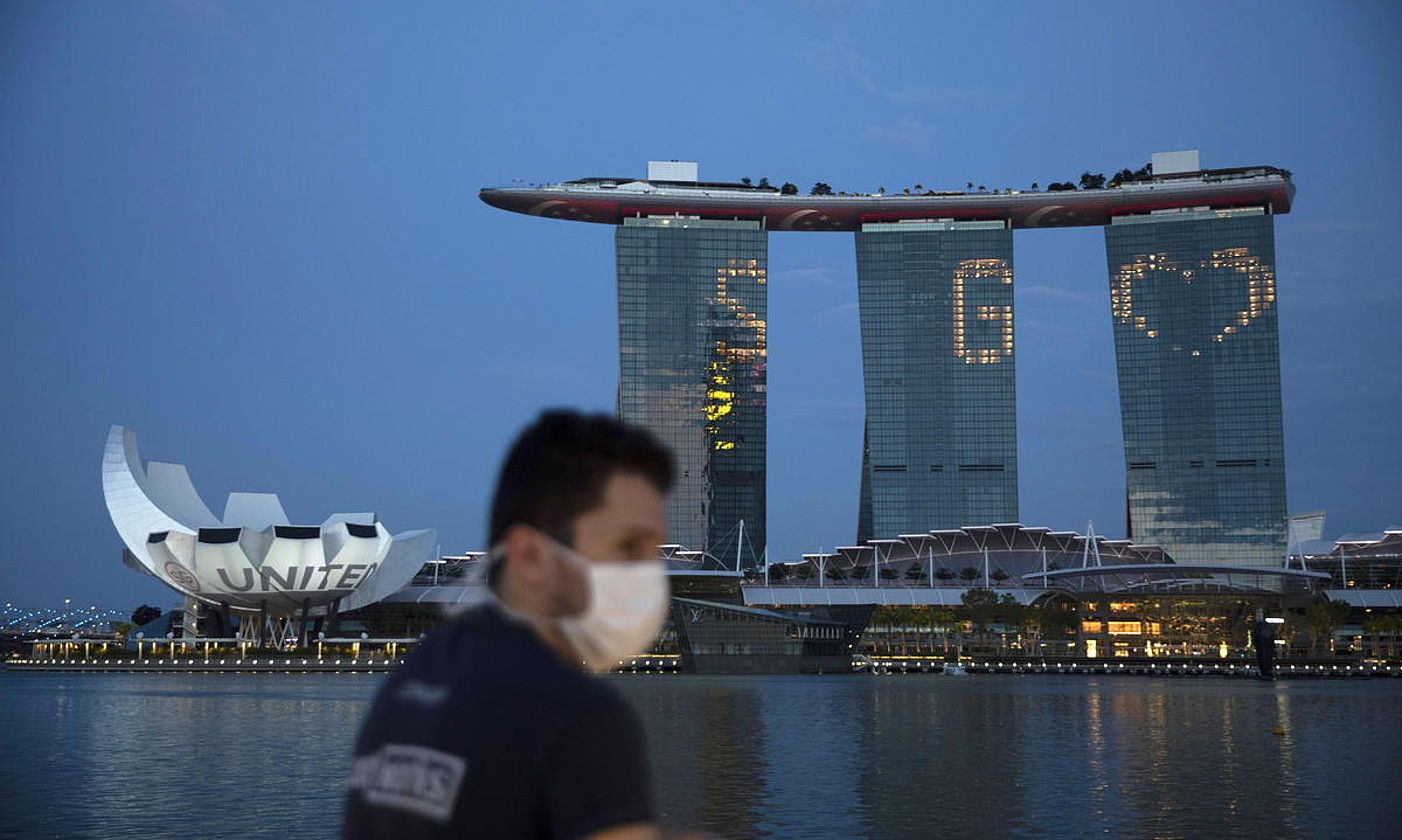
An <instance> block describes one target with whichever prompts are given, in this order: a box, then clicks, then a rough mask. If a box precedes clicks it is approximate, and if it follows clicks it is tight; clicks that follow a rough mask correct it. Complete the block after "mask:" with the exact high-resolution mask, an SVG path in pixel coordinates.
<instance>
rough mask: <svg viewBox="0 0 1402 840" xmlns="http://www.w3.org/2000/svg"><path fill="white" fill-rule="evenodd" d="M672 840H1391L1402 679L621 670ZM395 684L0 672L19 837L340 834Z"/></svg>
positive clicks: (7, 798)
mask: <svg viewBox="0 0 1402 840" xmlns="http://www.w3.org/2000/svg"><path fill="white" fill-rule="evenodd" d="M608 679H610V680H611V681H612V682H613V684H614V685H615V686H617V688H618V689H619V690H620V691H621V692H622V693H623V694H624V695H625V696H626V697H628V699H629V700H630V701H631V702H632V703H633V704H634V706H635V707H636V708H637V710H638V712H639V714H640V716H641V718H642V720H643V722H644V725H645V727H646V729H647V731H648V737H649V747H650V750H651V758H652V764H653V771H654V775H655V778H656V795H657V799H658V804H659V807H660V809H661V811H662V813H663V816H664V819H665V821H666V822H667V824H668V825H669V826H670V827H674V828H694V829H703V830H706V831H710V832H713V833H715V834H717V835H719V836H722V837H802V838H806V837H892V838H905V837H1087V836H1107V837H1224V836H1239V837H1270V838H1291V837H1301V838H1303V837H1386V836H1396V835H1395V832H1396V831H1398V830H1399V825H1402V822H1399V818H1402V796H1399V795H1398V791H1399V790H1402V680H1387V679H1375V680H1364V679H1357V680H1330V681H1323V680H1321V681H1303V680H1299V681H1282V682H1276V683H1263V682H1257V681H1248V680H1226V679H1212V678H1183V677H1175V678H1149V677H1071V676H985V675H975V676H967V677H952V676H942V675H902V676H885V677H875V676H858V675H852V676H846V675H843V676H825V677H799V676H794V677H784V676H775V677H708V676H690V675H666V674H654V675H644V674H638V675H619V676H614V677H609V678H608ZM382 680H383V676H382V675H364V674H339V675H336V674H306V675H296V674H290V675H280V674H266V675H258V674H189V675H180V674H57V673H54V674H48V673H19V672H6V673H0V836H5V837H60V838H70V837H72V838H89V837H94V838H95V837H103V838H106V837H130V838H143V840H144V839H146V838H204V837H230V838H288V837H298V838H301V837H307V838H311V837H334V836H336V834H337V831H338V830H339V824H340V813H341V801H342V796H343V787H342V786H343V783H344V780H345V778H346V774H347V772H348V769H349V765H350V760H349V757H350V748H351V744H352V741H353V739H354V737H355V733H356V731H357V729H358V727H359V724H360V720H361V718H362V716H363V715H364V714H365V712H366V710H367V708H368V705H369V702H370V700H371V698H372V697H373V695H374V692H375V690H376V688H377V687H378V686H379V684H380V683H381V681H382Z"/></svg>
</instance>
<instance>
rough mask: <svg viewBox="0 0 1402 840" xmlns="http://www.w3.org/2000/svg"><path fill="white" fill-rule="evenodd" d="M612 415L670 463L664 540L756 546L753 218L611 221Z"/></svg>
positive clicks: (761, 481)
mask: <svg viewBox="0 0 1402 840" xmlns="http://www.w3.org/2000/svg"><path fill="white" fill-rule="evenodd" d="M614 243H615V247H616V249H617V257H618V344H619V362H620V363H619V389H618V413H619V416H620V417H621V418H622V419H623V420H626V421H628V422H630V423H636V424H638V425H641V426H643V427H645V428H647V429H650V430H651V431H652V432H653V433H654V434H656V435H657V436H658V437H660V438H661V439H662V441H663V442H664V443H666V444H667V445H668V446H669V447H671V449H672V453H673V455H674V456H675V457H676V463H677V485H676V488H675V489H674V490H673V492H672V493H671V495H670V496H669V497H668V500H667V529H668V538H669V539H670V540H672V541H673V542H677V543H681V544H682V545H685V546H687V547H688V548H691V549H696V550H702V551H708V552H711V553H713V554H717V555H719V554H724V555H725V556H726V559H727V560H729V559H730V558H731V557H733V556H734V553H735V551H736V545H737V542H738V541H739V533H740V528H739V525H740V522H741V521H742V520H743V521H744V541H743V546H744V547H743V550H742V552H741V555H742V563H743V565H747V566H749V565H755V563H756V560H757V558H759V557H761V556H762V555H763V551H764V545H765V541H766V534H765V442H766V441H765V409H766V393H765V381H766V377H765V359H766V356H767V353H768V350H767V341H766V337H765V336H766V331H767V322H766V319H767V317H768V315H767V310H768V299H769V295H768V287H767V286H766V285H765V284H766V282H767V277H766V272H767V263H768V254H769V251H768V240H767V235H766V233H765V231H764V230H763V229H762V228H761V227H760V224H759V223H758V222H729V221H712V220H700V219H686V218H630V219H625V220H624V223H623V224H622V225H620V226H618V227H617V228H616V233H615V235H614Z"/></svg>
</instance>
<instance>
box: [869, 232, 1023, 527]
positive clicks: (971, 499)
mask: <svg viewBox="0 0 1402 840" xmlns="http://www.w3.org/2000/svg"><path fill="white" fill-rule="evenodd" d="M856 240H857V297H858V305H859V307H860V312H861V330H862V373H863V378H864V382H865V386H866V429H865V442H864V447H863V458H862V491H861V500H860V509H859V511H858V517H857V520H858V535H857V536H858V541H859V542H861V541H865V540H868V539H873V538H877V539H889V538H894V537H897V536H899V535H901V534H912V533H924V532H925V531H928V530H930V529H943V528H959V527H962V526H965V525H986V524H990V523H995V522H1016V521H1017V515H1018V512H1017V417H1016V393H1015V386H1014V367H1013V240H1012V231H1011V230H1010V229H1008V227H1007V226H1006V225H1005V224H1004V223H1003V222H998V221H992V222H902V223H899V224H868V225H864V226H863V227H862V232H860V233H858V234H856Z"/></svg>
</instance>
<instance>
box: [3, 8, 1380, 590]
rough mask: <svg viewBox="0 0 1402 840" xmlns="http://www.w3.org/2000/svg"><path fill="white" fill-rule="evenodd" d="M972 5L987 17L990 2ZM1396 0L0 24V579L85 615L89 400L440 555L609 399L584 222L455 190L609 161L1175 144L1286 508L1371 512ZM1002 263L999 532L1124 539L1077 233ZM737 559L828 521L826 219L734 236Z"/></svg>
mask: <svg viewBox="0 0 1402 840" xmlns="http://www.w3.org/2000/svg"><path fill="white" fill-rule="evenodd" d="M995 5H996V8H994V6H995ZM1400 42H1402V5H1399V4H1396V3H1392V2H1379V3H1349V2H1338V3H1316V4H1302V3H1293V2H1267V3H1230V4H1223V3H1219V2H1207V3H1197V2H1184V3H1168V4H1165V3H1152V4H1150V3H1119V2H1116V3H1103V4H1101V3H1056V4H1044V3H1036V4H1033V3H1025V4H1024V3H1000V4H977V5H976V4H927V3H838V2H831V3H820V2H814V3H797V4H782V3H736V4H725V3H703V4H696V3H689V4H663V3H607V4H601V3H561V4H558V5H555V4H551V5H535V4H530V3H472V4H469V3H444V4H436V3H414V4H393V5H387V4H383V3H366V4H361V3H338V4H330V3H272V2H240V3H222V2H217V0H182V1H181V2H177V1H176V0H169V2H147V3H98V2H91V3H34V2H9V3H4V4H2V5H0V315H3V328H0V351H3V356H4V359H5V364H4V366H3V373H0V376H3V382H2V383H0V393H3V394H4V396H5V409H4V413H3V418H4V419H3V423H4V434H3V435H0V469H3V474H4V480H3V481H2V482H0V508H2V509H3V510H4V513H5V520H6V521H5V527H4V529H3V531H0V599H3V600H4V601H13V602H19V603H25V604H29V605H35V606H41V605H49V604H53V603H55V602H59V601H61V600H62V599H63V598H73V599H75V601H76V602H79V603H85V604H86V603H94V604H99V605H104V606H113V607H121V608H124V609H129V608H130V607H132V606H134V605H135V604H137V603H140V602H141V601H151V602H155V603H158V604H169V603H172V602H173V601H174V600H175V597H174V595H173V594H172V593H171V592H170V591H169V590H167V589H165V588H164V587H163V586H162V585H160V584H159V583H157V582H156V581H155V580H154V579H153V578H143V577H141V576H138V575H136V574H134V573H132V572H130V571H128V570H126V569H125V568H124V567H123V566H122V565H121V563H120V561H119V557H120V550H121V543H120V542H119V540H118V538H117V535H116V533H115V531H114V530H113V528H112V526H111V524H110V522H109V520H108V516H107V511H106V509H105V507H104V505H103V500H102V492H101V484H100V481H99V473H100V463H101V454H102V445H103V441H104V439H105V436H106V434H107V429H108V427H109V425H110V424H113V423H121V424H125V425H128V426H130V427H132V428H134V429H136V430H137V432H138V433H139V434H140V440H141V444H142V454H143V455H144V456H145V457H146V458H151V459H156V460H169V461H178V462H182V463H185V464H187V465H188V467H189V468H190V472H191V474H192V476H193V477H194V481H195V485H196V486H197V487H198V488H199V489H200V491H201V492H202V493H203V494H204V496H205V499H206V501H207V502H208V503H209V505H210V506H211V507H212V508H214V509H215V510H216V511H219V510H222V509H223V500H224V496H225V494H226V493H227V492H229V491H231V490H252V491H276V492H278V493H280V494H281V496H282V499H283V502H284V505H285V506H286V508H287V511H288V513H289V514H290V516H291V517H292V519H293V520H294V521H296V522H302V523H318V522H320V521H321V520H322V519H323V518H324V517H325V516H326V515H327V514H329V513H331V512H334V511H341V510H374V511H377V512H378V513H379V515H380V516H381V518H382V519H383V520H384V522H385V523H386V525H387V526H388V527H389V528H390V529H391V530H393V531H400V530H408V529H412V528H421V527H430V528H437V529H438V530H439V532H440V533H441V535H442V545H443V549H444V551H448V552H455V551H460V550H464V549H475V548H482V547H483V545H482V541H483V539H484V530H485V529H484V524H483V522H484V519H485V515H486V514H485V508H486V504H487V500H488V494H489V493H490V489H491V484H492V482H493V480H494V477H495V473H496V470H497V466H498V463H499V459H500V457H501V455H502V452H503V449H504V447H505V446H506V444H507V442H508V441H509V440H510V438H511V437H512V435H513V434H514V433H515V431H516V430H517V429H518V428H519V427H520V426H521V425H522V424H523V423H525V422H526V421H528V420H529V419H530V418H531V417H532V416H533V415H535V414H536V412H538V411H539V410H540V409H541V408H543V407H546V406H555V405H569V406H580V407H584V408H588V409H593V410H598V411H611V410H612V408H613V404H614V393H615V388H616V381H617V356H616V347H617V332H616V314H615V296H614V276H613V248H612V231H611V230H610V229H609V228H607V227H604V226H599V225H589V224H572V223H566V222H558V221H548V220H542V219H533V218H529V217H526V216H520V215H515V214H508V213H504V212H501V211H498V210H494V209H492V208H489V207H487V206H486V205H485V204H483V203H482V202H480V201H479V200H478V199H477V195H476V193H477V190H478V189H479V188H481V187H483V186H503V185H509V184H510V182H511V181H512V180H513V179H523V180H525V181H559V180H564V179H569V178H577V177H583V176H588V175H615V174H638V175H641V174H643V173H644V171H645V162H646V161H647V160H648V159H649V158H679V159H690V160H697V161H700V164H701V174H702V177H704V178H710V179H718V180H719V179H738V178H740V177H742V176H749V177H752V178H755V179H758V178H760V177H761V176H765V177H768V178H769V179H770V180H771V181H773V182H775V183H781V182H783V181H793V182H795V183H797V184H800V185H802V186H803V187H804V189H806V188H807V187H808V186H809V185H811V184H812V183H813V182H814V181H818V180H821V181H826V182H828V183H830V184H832V185H833V186H834V187H836V188H838V189H845V190H851V191H857V190H875V189H876V188H877V187H878V186H884V187H886V188H887V190H888V191H890V190H893V189H898V188H900V187H902V186H910V185H914V184H915V183H921V184H924V185H926V186H927V187H932V188H935V189H949V188H959V187H962V185H963V184H964V183H965V182H966V181H972V182H974V183H975V184H984V185H987V186H988V187H989V188H990V189H993V188H1003V187H1013V188H1026V187H1027V186H1028V185H1029V184H1030V183H1031V182H1034V181H1035V182H1039V183H1041V184H1043V185H1045V184H1046V183H1048V182H1050V181H1054V180H1075V179H1076V178H1077V177H1078V176H1079V175H1080V173H1081V172H1082V171H1083V170H1090V171H1092V172H1095V171H1103V172H1106V173H1113V172H1114V171H1116V170H1118V169H1120V168H1121V167H1130V168H1137V167H1138V166H1140V165H1142V164H1143V163H1144V162H1145V161H1147V160H1148V157H1149V154H1150V153H1151V152H1153V151H1156V150H1171V149H1184V148H1197V149H1201V151H1202V160H1203V164H1204V165H1205V166H1209V167H1231V166H1243V165H1249V164H1273V165H1277V166H1282V167H1285V168H1288V169H1290V170H1292V171H1293V172H1294V177H1295V182H1296V184H1297V186H1298V189H1299V192H1298V195H1297V197H1296V204H1295V209H1294V210H1293V211H1292V212H1291V213H1290V214H1289V215H1284V216H1281V217H1279V218H1278V219H1277V222H1276V239H1277V257H1278V274H1279V315H1280V340H1281V361H1282V367H1283V380H1284V400H1285V403H1284V404H1285V431H1286V452H1287V465H1288V466H1287V476H1288V481H1289V499H1290V507H1291V510H1292V511H1297V512H1298V511H1307V510H1315V509H1323V510H1325V511H1327V512H1328V515H1329V521H1328V526H1327V528H1326V535H1328V536H1335V535H1338V534H1340V533H1342V532H1345V531H1353V530H1364V529H1378V528H1382V527H1384V526H1388V525H1394V524H1398V523H1399V522H1402V455H1399V449H1400V447H1399V437H1402V436H1400V435H1399V430H1400V427H1402V421H1399V417H1402V364H1400V363H1399V359H1402V349H1399V343H1398V342H1399V338H1398V337H1399V332H1398V329H1399V328H1398V325H1399V323H1402V293H1400V292H1399V285H1398V273H1399V272H1398V267H1397V266H1398V260H1399V252H1398V248H1397V244H1396V243H1397V240H1398V238H1399V236H1402V212H1399V206H1402V201H1399V196H1402V176H1400V175H1399V173H1402V165H1399V152H1402V122H1399V115H1402V107H1400V106H1402V96H1399V93H1398V92H1399V91H1402V50H1399V49H1398V44H1399V43H1400ZM1015 244H1016V277H1017V281H1016V284H1017V285H1016V295H1017V297H1016V304H1017V334H1018V343H1017V348H1018V349H1017V353H1018V356H1017V366H1018V370H1017V373H1018V395H1017V396H1018V432H1019V438H1020V443H1019V446H1020V449H1019V458H1020V473H1021V514H1022V515H1021V519H1022V521H1023V522H1024V523H1027V524H1033V525H1047V526H1052V527H1055V528H1065V529H1077V530H1080V529H1083V528H1084V527H1085V525H1086V522H1087V520H1094V522H1095V526H1096V530H1097V531H1098V532H1100V533H1103V534H1107V535H1109V536H1114V537H1118V536H1122V535H1123V533H1124V476H1123V469H1124V466H1123V457H1122V450H1121V437H1120V424H1119V414H1118V410H1119V409H1118V396H1117V393H1116V386H1115V367H1114V352H1113V345H1112V340H1111V324H1110V309H1109V300H1108V293H1107V279H1106V269H1105V256H1104V239H1103V233H1102V232H1101V230H1099V229H1097V228H1082V229H1071V230H1033V231H1020V232H1018V233H1017V234H1016V235H1015ZM769 265H770V276H771V283H770V286H769V288H770V301H769V315H770V319H769V324H770V327H769V336H770V365H769V376H770V379H769V388H770V401H769V424H770V427H769V428H770V433H769V440H770V444H769V515H770V522H769V533H770V535H771V544H770V556H771V558H774V559H778V558H787V557H792V556H794V555H796V554H798V553H799V552H802V551H810V550H813V549H816V548H819V547H829V548H831V547H833V546H835V545H842V544H847V543H850V542H851V540H852V539H853V537H854V530H855V522H856V504H857V489H858V465H859V463H860V450H861V434H862V411H863V409H862V381H861V356H860V351H861V348H860V341H859V336H858V329H857V311H856V310H857V305H856V286H855V268H854V254H853V244H852V237H851V235H850V234H774V235H772V236H771V237H770V254H769Z"/></svg>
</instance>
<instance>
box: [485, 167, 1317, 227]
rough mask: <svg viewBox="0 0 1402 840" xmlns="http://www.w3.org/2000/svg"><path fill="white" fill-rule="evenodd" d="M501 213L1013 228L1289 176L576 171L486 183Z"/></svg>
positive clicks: (1260, 185) (1116, 212)
mask: <svg viewBox="0 0 1402 840" xmlns="http://www.w3.org/2000/svg"><path fill="white" fill-rule="evenodd" d="M478 195H479V197H480V198H481V199H482V200H483V201H485V202H486V203H487V204H490V205H492V206H493V207H498V208H501V209H502V210H510V211H512V212H515V213H524V214H526V215H530V216H544V217H546V218H552V219H566V220H569V221H576V222H594V223H597V224H606V225H617V224H622V222H623V219H624V218H625V217H629V216H684V217H687V216H689V217H699V218H702V219H727V220H731V219H738V220H746V221H760V222H762V223H763V224H764V226H765V228H767V229H768V230H789V231H856V230H861V228H862V225H864V224H872V223H883V222H901V221H909V220H920V219H951V220H955V221H975V220H1003V221H1006V222H1008V223H1009V224H1010V226H1011V227H1013V228H1045V227H1074V226H1096V225H1107V224H1109V223H1110V220H1111V219H1112V218H1114V217H1116V216H1127V215H1141V214H1148V213H1155V212H1162V211H1172V210H1184V209H1197V208H1206V209H1213V210H1221V209H1230V208H1235V207H1265V208H1266V209H1267V211H1268V212H1270V213H1288V212H1290V205H1291V202H1292V200H1293V198H1294V196H1295V185H1294V184H1293V183H1292V182H1291V180H1290V173H1289V172H1288V171H1286V170H1283V169H1278V168H1276V167H1273V166H1254V167H1243V168H1236V169H1209V170H1200V171H1196V172H1179V173H1173V174H1166V175H1154V176H1151V177H1150V178H1148V179H1147V180H1138V181H1132V182H1128V183H1123V184H1120V185H1119V186H1115V187H1105V188H1100V189H1080V190H1048V191H1036V192H1033V191H1019V190H1008V191H1002V192H953V193H951V192H931V191H922V192H918V193H916V192H912V193H911V194H908V195H907V194H900V195H884V194H880V193H877V194H861V195H854V194H835V195H798V194H788V195H786V194H784V193H783V192H781V191H780V190H778V189H776V188H774V187H770V186H751V185H749V184H734V183H723V182H711V181H685V180H671V179H666V180H663V179H653V180H649V179H628V178H584V179H579V180H575V181H567V182H565V183H563V184H556V185H553V186H544V187H529V188H514V187H513V188H500V189H498V188H488V189H483V190H482V191H481V192H480V193H479V194H478Z"/></svg>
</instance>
